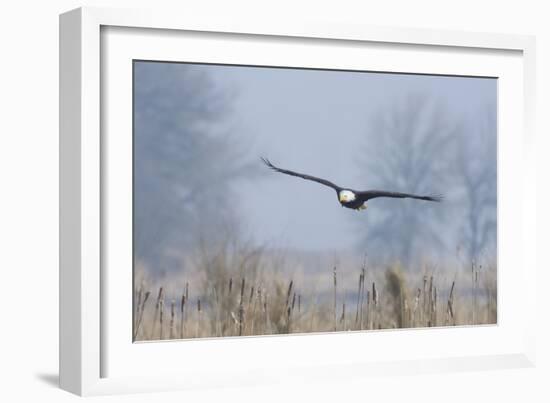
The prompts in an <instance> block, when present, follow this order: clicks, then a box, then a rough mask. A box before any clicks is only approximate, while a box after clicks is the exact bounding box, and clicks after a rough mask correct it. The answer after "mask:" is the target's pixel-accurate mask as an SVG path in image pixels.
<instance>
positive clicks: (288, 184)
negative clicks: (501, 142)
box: [136, 64, 497, 251]
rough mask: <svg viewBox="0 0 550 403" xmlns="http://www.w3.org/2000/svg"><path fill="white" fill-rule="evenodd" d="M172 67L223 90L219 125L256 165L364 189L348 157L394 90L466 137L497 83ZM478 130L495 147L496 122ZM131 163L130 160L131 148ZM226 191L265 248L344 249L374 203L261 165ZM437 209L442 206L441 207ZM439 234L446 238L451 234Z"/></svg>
mask: <svg viewBox="0 0 550 403" xmlns="http://www.w3.org/2000/svg"><path fill="white" fill-rule="evenodd" d="M179 66H181V68H182V69H196V70H200V71H201V72H204V73H205V74H206V75H207V76H208V77H209V78H210V79H211V80H212V81H213V83H214V84H215V86H216V87H217V88H218V90H220V91H221V92H225V93H228V94H231V103H232V104H231V106H230V113H229V115H230V121H229V122H227V128H226V129H227V130H231V131H233V132H237V133H238V137H239V139H240V140H242V143H243V144H244V145H245V149H246V155H247V158H248V159H249V160H250V161H252V162H255V163H256V162H257V164H258V167H259V169H263V167H262V166H261V163H260V156H264V157H267V158H269V159H270V160H271V161H272V162H273V163H274V164H275V165H278V166H280V167H283V168H287V169H291V170H295V171H299V172H303V173H307V174H311V175H315V176H319V177H323V178H326V179H328V180H330V181H332V182H334V183H336V184H338V185H342V186H346V187H350V188H356V189H361V188H363V187H365V188H368V184H366V183H364V180H362V178H363V177H364V176H368V175H364V174H365V173H364V172H362V169H363V168H362V167H361V166H360V165H359V164H358V160H360V155H359V153H360V152H361V150H362V149H364V148H365V147H366V146H368V144H365V141H366V132H367V130H368V128H369V122H370V121H371V120H372V119H373V118H374V117H376V115H378V114H380V113H384V111H386V110H391V108H392V106H393V105H395V104H396V103H399V102H400V101H401V100H402V99H403V98H404V97H406V96H408V95H410V94H419V95H421V96H426V97H427V98H429V99H430V100H432V101H433V102H436V103H438V104H441V105H444V108H445V109H446V110H447V111H448V112H449V115H450V116H451V117H452V118H453V119H454V120H456V121H458V122H460V124H461V125H462V127H463V130H462V131H461V132H460V134H459V135H461V136H471V141H472V142H475V141H477V139H476V136H479V130H477V129H478V126H479V122H478V120H479V116H480V115H479V111H480V110H490V111H493V112H494V111H496V89H497V81H496V80H494V79H478V78H462V77H442V76H420V75H402V74H401V75H400V74H381V73H363V72H335V71H316V70H297V69H275V68H253V67H232V66H231V67H230V66H208V65H189V64H181V65H179ZM166 102H170V100H169V99H167V100H166ZM138 112H139V111H138ZM159 129H161V128H159ZM485 130H486V131H485V132H486V133H489V134H488V135H491V136H493V137H494V141H495V146H496V122H491V125H490V127H489V128H488V130H487V128H486V129H485ZM379 135H380V136H384V135H386V133H379ZM474 150H475V147H474ZM474 152H475V151H474ZM136 161H137V162H138V163H139V155H138V156H136ZM215 163H216V161H212V164H215ZM195 174H196V173H195ZM495 180H496V178H495ZM459 186H461V185H460V184H459V183H458V182H456V181H455V180H454V179H453V178H449V181H448V183H447V184H446V188H444V189H441V188H437V189H435V188H434V189H431V191H433V192H435V193H443V194H445V195H453V194H458V193H459V192H457V187H459ZM233 190H234V199H232V200H233V203H234V205H233V208H234V209H235V211H236V213H237V215H238V216H239V217H240V219H241V224H242V229H243V230H244V232H245V233H246V234H247V236H248V237H250V238H252V239H253V240H254V241H255V242H256V243H257V244H262V245H266V246H269V247H274V248H276V247H291V248H295V249H305V250H310V251H317V250H325V251H326V250H329V251H331V250H334V251H337V250H346V249H350V248H352V247H354V246H355V245H354V244H353V242H352V238H353V232H354V231H355V230H356V228H357V227H356V226H355V225H354V222H355V223H356V221H357V220H362V222H364V224H365V225H368V224H369V215H375V214H376V203H379V201H373V202H372V203H371V205H370V206H369V208H368V209H367V210H366V211H362V212H356V211H353V210H349V209H344V208H342V207H341V206H340V204H339V203H338V201H337V197H336V193H335V192H334V190H332V189H330V188H328V187H324V186H322V185H320V184H318V183H314V182H308V181H304V180H302V179H299V178H294V177H290V176H286V175H282V174H277V173H274V172H270V171H267V170H266V172H265V174H262V175H260V176H258V177H255V178H253V179H243V180H239V181H238V182H237V183H235V184H234V185H233ZM388 190H394V191H403V192H406V191H408V190H409V189H402V188H399V187H398V184H396V186H395V187H394V188H393V189H388ZM407 202H410V201H407ZM452 202H453V201H452V200H451V201H450V204H449V206H451V205H452ZM438 207H441V208H445V205H444V204H442V205H441V206H438ZM447 219H448V220H453V219H454V218H453V217H452V216H449V217H447ZM137 224H138V225H139V223H137ZM446 236H448V237H451V238H452V237H453V236H455V234H447V235H446Z"/></svg>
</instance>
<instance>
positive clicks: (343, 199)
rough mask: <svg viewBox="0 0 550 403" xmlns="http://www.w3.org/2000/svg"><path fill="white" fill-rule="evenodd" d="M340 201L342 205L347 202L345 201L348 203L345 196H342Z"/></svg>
mask: <svg viewBox="0 0 550 403" xmlns="http://www.w3.org/2000/svg"><path fill="white" fill-rule="evenodd" d="M338 199H339V200H340V203H342V202H345V201H346V198H345V197H344V196H340V197H339V198H338Z"/></svg>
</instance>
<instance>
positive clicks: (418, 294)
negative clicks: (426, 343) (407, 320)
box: [412, 288, 422, 326]
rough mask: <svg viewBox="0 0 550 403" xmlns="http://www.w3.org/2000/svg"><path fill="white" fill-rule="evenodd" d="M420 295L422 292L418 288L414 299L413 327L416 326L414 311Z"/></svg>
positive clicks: (414, 311)
mask: <svg viewBox="0 0 550 403" xmlns="http://www.w3.org/2000/svg"><path fill="white" fill-rule="evenodd" d="M421 293H422V290H421V289H420V288H417V289H416V297H415V298H414V308H413V313H412V316H413V319H412V320H413V326H415V324H416V311H417V309H418V305H419V303H420V294H421Z"/></svg>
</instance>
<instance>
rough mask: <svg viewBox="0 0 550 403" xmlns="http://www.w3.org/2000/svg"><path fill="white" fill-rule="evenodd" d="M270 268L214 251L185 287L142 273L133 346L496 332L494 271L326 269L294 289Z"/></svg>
mask: <svg viewBox="0 0 550 403" xmlns="http://www.w3.org/2000/svg"><path fill="white" fill-rule="evenodd" d="M274 264H278V262H276V261H274V259H272V258H267V257H265V256H263V255H262V252H261V251H257V250H234V249H231V250H229V249H227V248H222V249H220V250H218V251H216V252H215V253H205V251H204V250H203V251H201V253H199V254H198V256H197V259H196V260H195V261H194V264H193V268H194V270H193V271H189V272H188V274H190V273H193V275H189V277H188V278H186V279H182V277H181V276H176V275H174V276H173V277H172V278H170V277H168V278H164V279H163V280H162V283H158V282H157V283H155V282H152V281H150V280H148V279H147V278H146V276H145V273H146V272H145V271H143V272H140V273H137V276H136V286H135V297H134V302H135V306H134V339H135V340H137V341H140V340H160V339H185V338H197V337H232V336H248V335H266V334H288V333H309V332H330V331H347V330H373V329H389V328H414V327H432V326H454V325H472V324H494V323H496V314H497V306H496V304H497V302H496V301H497V295H496V266H495V265H494V264H486V265H479V264H472V266H471V267H469V268H463V267H459V268H455V269H453V270H442V269H438V270H436V269H434V268H429V267H425V268H424V269H423V272H420V273H419V272H418V271H416V273H413V272H412V270H409V271H407V270H404V269H403V268H402V267H400V266H399V265H397V264H396V265H392V266H390V267H367V265H366V264H363V265H362V266H361V267H359V268H357V267H356V268H354V267H344V266H342V267H338V266H334V267H330V266H329V267H327V268H326V269H325V270H321V271H322V272H324V276H325V279H326V282H325V284H324V287H318V288H315V287H312V286H311V282H310V281H308V277H307V276H302V277H303V278H300V279H299V280H297V279H296V278H289V276H288V275H285V274H284V273H282V272H281V271H277V270H273V267H272V266H273V265H274ZM268 267H269V270H268V269H267V268H268ZM267 273H269V274H267ZM286 273H293V271H292V267H290V269H289V270H286ZM344 273H345V274H344ZM317 274H318V273H317ZM297 277H298V276H297ZM321 277H322V276H321ZM151 294H153V295H156V296H157V298H156V301H155V300H151V298H150V295H151ZM165 301H169V302H168V303H169V307H166V306H165V303H166V302H165ZM178 302H179V303H178ZM350 306H351V307H352V308H351V311H350ZM168 308H169V310H168ZM354 311H355V312H354Z"/></svg>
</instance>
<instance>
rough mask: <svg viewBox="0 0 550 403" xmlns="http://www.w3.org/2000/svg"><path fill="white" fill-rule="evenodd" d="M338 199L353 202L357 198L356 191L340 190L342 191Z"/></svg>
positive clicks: (341, 201)
mask: <svg viewBox="0 0 550 403" xmlns="http://www.w3.org/2000/svg"><path fill="white" fill-rule="evenodd" d="M338 199H339V200H340V203H349V202H352V201H354V200H355V193H353V192H352V191H351V190H340V193H338Z"/></svg>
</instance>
